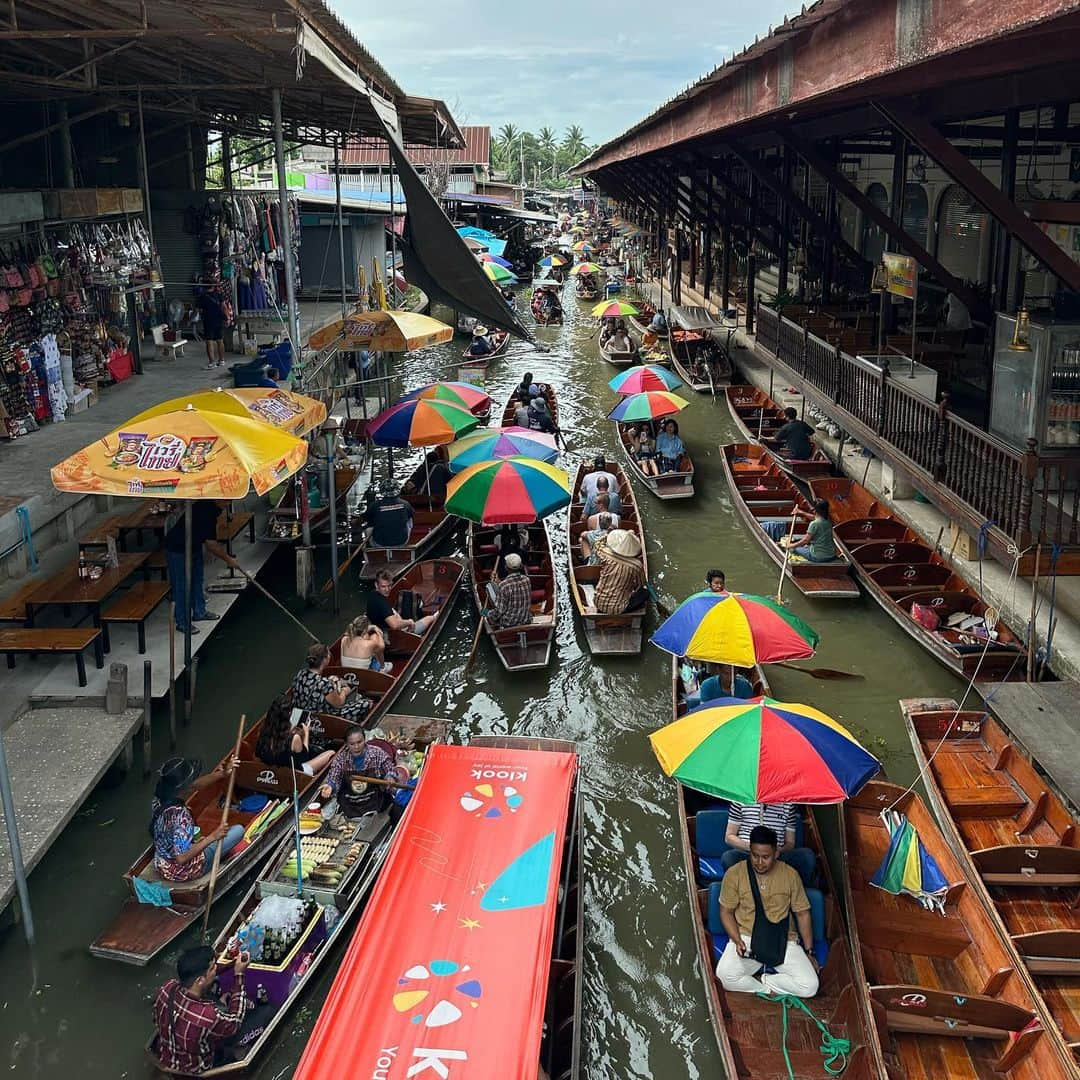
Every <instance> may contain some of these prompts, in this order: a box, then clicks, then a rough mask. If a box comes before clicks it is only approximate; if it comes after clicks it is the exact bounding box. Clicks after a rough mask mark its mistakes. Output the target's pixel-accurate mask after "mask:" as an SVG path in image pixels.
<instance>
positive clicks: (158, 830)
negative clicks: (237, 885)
mask: <svg viewBox="0 0 1080 1080" xmlns="http://www.w3.org/2000/svg"><path fill="white" fill-rule="evenodd" d="M238 764H239V762H238V761H236V759H235V758H234V759H233V760H232V762H231V764H230V765H229V766H220V765H219V766H218V768H216V769H215V770H214V771H213V772H209V773H206V774H205V775H204V776H200V775H199V773H200V772H201V771H202V763H201V762H200V761H198V760H197V759H195V758H182V757H173V758H169V760H168V761H166V762H165V763H164V764H163V765H162V766H161V768H160V769H159V770H158V780H157V785H156V787H155V788H154V799H153V802H152V803H151V807H150V835H151V836H152V837H153V839H154V869H155V870H156V871H157V872H158V874H160V875H161V877H162V878H163V879H164V880H165V881H192V880H193V879H195V878H199V877H202V876H203V875H204V874H208V873H210V868H211V866H212V865H213V862H214V849H215V847H216V845H217V844H219V843H220V844H221V854H222V855H223V856H225V855H228V854H229V852H230V851H232V849H233V848H234V847H236V845H237V844H239V843H240V841H241V840H242V839H243V838H244V826H243V825H219V826H217V828H215V829H213V830H211V831H210V832H209V833H206V834H205V835H203V836H200V837H199V838H198V839H196V838H195V832H196V824H195V818H194V816H193V815H192V813H191V811H190V810H189V809H188V807H187V804H186V802H185V799H186V798H187V797H188V796H189V795H191V794H192V793H193V792H195V791H201V790H202V789H203V788H206V787H210V786H211V785H212V784H216V783H218V782H219V781H221V780H224V779H225V778H226V777H227V776H228V775H229V772H230V771H231V769H234V768H236V766H237V765H238Z"/></svg>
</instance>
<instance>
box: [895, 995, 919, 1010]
mask: <svg viewBox="0 0 1080 1080" xmlns="http://www.w3.org/2000/svg"><path fill="white" fill-rule="evenodd" d="M889 1004H891V1005H899V1006H900V1008H901V1009H925V1008H926V995H925V994H903V995H902V996H901V997H898V998H893V1000H892V1001H891V1002H890V1003H889Z"/></svg>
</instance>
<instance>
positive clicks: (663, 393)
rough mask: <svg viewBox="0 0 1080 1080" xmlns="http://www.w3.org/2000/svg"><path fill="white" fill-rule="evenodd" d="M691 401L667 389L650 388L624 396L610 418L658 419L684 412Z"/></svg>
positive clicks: (609, 414) (609, 415)
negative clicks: (643, 391)
mask: <svg viewBox="0 0 1080 1080" xmlns="http://www.w3.org/2000/svg"><path fill="white" fill-rule="evenodd" d="M689 404H690V402H689V401H687V400H686V398H681V397H679V395H678V394H672V393H669V392H668V391H667V390H648V391H646V392H645V393H642V394H631V395H630V397H624V398H623V399H622V401H620V402H619V404H618V405H616V406H615V408H614V409H612V410H611V412H609V413H608V419H609V420H657V419H659V418H660V417H661V416H671V414H672V413H677V412H682V411H683V409H685V408H686V406H687V405H689Z"/></svg>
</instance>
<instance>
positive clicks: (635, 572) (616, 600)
mask: <svg viewBox="0 0 1080 1080" xmlns="http://www.w3.org/2000/svg"><path fill="white" fill-rule="evenodd" d="M595 552H596V564H597V565H598V566H599V567H600V577H599V579H598V580H597V582H596V592H595V594H594V597H593V607H595V608H596V610H597V611H598V612H599V613H600V614H601V615H622V614H623V613H624V612H627V611H634V610H636V609H637V608H639V607H642V606H643V605H644V603H645V600H646V598H647V593H646V590H645V569H644V567H643V566H642V565H641V541H640V540H639V539H638V538H637V537H636V536H635V535H634V534H633V533H632V532H629V531H628V530H627V529H613V530H612V531H611V532H609V533H608V534H607V536H605V537H604V539H603V540H600V541H598V542H597V544H596V548H595Z"/></svg>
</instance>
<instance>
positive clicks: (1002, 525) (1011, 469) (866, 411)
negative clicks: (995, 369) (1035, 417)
mask: <svg viewBox="0 0 1080 1080" xmlns="http://www.w3.org/2000/svg"><path fill="white" fill-rule="evenodd" d="M756 322H757V346H758V348H760V349H763V350H764V351H765V352H767V353H770V354H771V355H772V356H773V357H774V358H775V360H776V362H777V366H778V367H780V368H781V369H783V371H784V374H785V377H790V378H791V379H792V380H793V381H796V382H802V383H803V385H804V387H805V388H806V389H807V391H808V392H809V393H810V395H811V396H812V397H818V398H820V399H822V401H823V403H825V404H826V405H827V407H828V411H829V412H830V415H832V416H833V418H834V419H835V420H836V421H837V423H839V424H840V426H841V427H843V428H844V430H845V431H848V432H849V433H850V434H851V435H852V436H854V437H855V438H857V439H859V440H860V441H861V442H862V443H863V444H864V445H865V446H868V447H870V448H871V449H873V450H874V451H875V452H876V453H878V454H879V455H880V456H882V457H883V458H885V459H887V460H890V461H892V462H894V463H895V464H898V465H899V466H900V467H901V468H903V469H904V470H905V471H907V472H909V473H910V474H911V476H912V479H913V480H914V481H915V482H916V484H918V485H919V486H921V487H922V488H923V490H924V493H925V494H926V495H927V497H928V498H930V499H931V500H932V501H933V502H934V503H935V504H937V505H938V506H939V507H940V508H941V509H942V510H943V511H945V512H946V513H948V514H949V515H950V516H951V517H953V518H954V519H960V520H963V521H964V522H965V523H966V524H967V525H968V527H969V528H970V529H971V531H973V532H979V533H981V534H982V535H983V536H985V537H986V539H987V542H988V543H990V544H992V546H994V547H995V548H996V549H997V552H998V554H1009V553H1011V552H1015V551H1025V550H1028V549H1030V548H1033V547H1035V546H1037V545H1042V546H1043V549H1044V551H1047V552H1049V551H1051V550H1053V549H1054V548H1057V549H1059V550H1063V549H1065V548H1067V547H1077V546H1080V456H1078V457H1075V458H1072V457H1061V456H1058V455H1055V456H1052V457H1051V456H1049V455H1047V456H1040V455H1039V453H1038V446H1037V444H1036V442H1035V440H1034V439H1030V440H1028V445H1027V448H1026V450H1024V451H1018V450H1016V449H1014V448H1013V447H1010V446H1007V445H1006V444H1005V443H1003V442H1001V441H1000V440H998V439H996V438H994V436H992V435H990V434H988V433H987V432H985V431H982V430H980V429H979V428H977V427H975V426H974V425H973V424H969V423H968V422H967V421H966V420H964V419H962V418H961V417H959V416H956V415H955V414H954V413H951V412H950V411H949V399H948V394H947V393H943V394H942V395H941V401H939V402H938V403H937V404H934V403H932V402H930V401H928V400H927V399H926V398H924V397H922V396H921V395H919V394H916V393H914V392H913V391H911V390H910V389H908V388H907V387H906V386H905V385H904V381H903V379H902V378H901V377H897V376H895V375H894V374H893V373H892V372H890V370H889V367H888V363H887V362H886V364H885V366H884V367H883V368H881V369H880V370H879V369H877V368H875V367H873V366H872V365H870V364H867V363H866V362H865V361H861V360H859V359H857V358H856V357H854V356H849V355H848V354H847V353H844V352H842V351H841V350H840V348H839V346H835V345H830V344H829V343H828V342H826V341H823V340H822V339H821V338H819V337H816V336H815V335H814V334H811V333H809V332H808V331H806V330H805V329H804V328H803V327H801V326H799V325H798V324H797V323H794V322H792V321H791V320H790V319H784V318H782V317H781V316H780V315H779V314H778V313H777V312H776V311H775V310H774V309H773V308H770V307H768V306H767V305H765V304H763V303H759V304H758V306H757V320H756Z"/></svg>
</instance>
